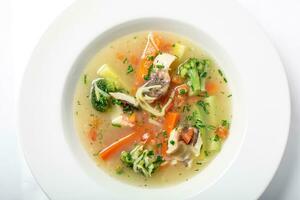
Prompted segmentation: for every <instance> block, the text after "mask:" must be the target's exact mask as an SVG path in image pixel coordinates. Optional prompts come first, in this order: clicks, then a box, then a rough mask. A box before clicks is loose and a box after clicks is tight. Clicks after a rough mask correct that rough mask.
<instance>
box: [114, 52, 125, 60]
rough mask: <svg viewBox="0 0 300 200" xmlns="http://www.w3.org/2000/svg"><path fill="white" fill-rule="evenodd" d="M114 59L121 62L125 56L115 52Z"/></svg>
mask: <svg viewBox="0 0 300 200" xmlns="http://www.w3.org/2000/svg"><path fill="white" fill-rule="evenodd" d="M116 57H117V59H118V60H121V61H123V60H124V59H125V55H124V54H123V53H121V52H117V54H116Z"/></svg>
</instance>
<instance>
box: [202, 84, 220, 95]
mask: <svg viewBox="0 0 300 200" xmlns="http://www.w3.org/2000/svg"><path fill="white" fill-rule="evenodd" d="M205 89H206V91H207V92H208V94H209V95H214V94H216V93H217V92H218V85H217V83H215V82H211V81H210V82H207V83H206V84H205Z"/></svg>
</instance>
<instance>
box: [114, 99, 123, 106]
mask: <svg viewBox="0 0 300 200" xmlns="http://www.w3.org/2000/svg"><path fill="white" fill-rule="evenodd" d="M112 103H113V104H114V105H118V106H121V105H122V101H120V100H119V99H112Z"/></svg>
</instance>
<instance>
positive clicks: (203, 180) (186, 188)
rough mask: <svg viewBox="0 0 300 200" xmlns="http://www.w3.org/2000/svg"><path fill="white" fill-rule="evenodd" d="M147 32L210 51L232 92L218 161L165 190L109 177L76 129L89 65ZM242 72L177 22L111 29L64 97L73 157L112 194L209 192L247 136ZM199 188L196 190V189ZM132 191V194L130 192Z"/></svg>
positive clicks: (74, 72)
mask: <svg viewBox="0 0 300 200" xmlns="http://www.w3.org/2000/svg"><path fill="white" fill-rule="evenodd" d="M143 30H161V31H170V32H174V33H177V34H180V35H183V36H185V37H188V38H189V39H191V40H193V41H195V42H196V43H197V44H198V45H199V46H200V47H201V48H202V49H204V50H205V51H207V52H208V53H209V54H210V55H211V56H212V57H213V58H214V59H215V60H216V62H217V63H218V64H219V65H220V67H221V68H222V69H223V71H224V73H225V74H226V76H227V77H228V84H229V87H230V89H231V91H232V94H233V96H232V124H231V130H230V135H229V137H228V139H227V140H226V142H225V144H224V145H223V148H222V150H221V152H220V153H219V154H218V155H217V156H216V158H215V159H214V160H213V161H212V162H211V163H210V164H209V165H208V166H207V167H206V168H205V169H204V170H203V171H202V172H200V173H199V174H197V175H196V176H194V177H193V178H192V179H190V180H189V181H187V182H184V183H181V184H178V185H174V186H170V187H164V188H159V189H148V188H147V189H145V188H138V187H134V186H131V185H127V184H125V183H122V182H119V181H117V180H115V179H114V178H111V177H110V176H108V175H107V174H106V173H105V172H104V171H103V170H101V169H100V168H99V167H97V166H96V164H95V163H94V161H93V160H92V159H91V158H90V157H89V155H88V154H87V152H86V151H85V149H84V148H83V146H82V145H81V144H80V141H79V137H77V134H76V130H75V126H74V124H73V114H72V113H73V111H72V101H73V96H74V91H75V87H76V84H77V81H78V79H79V77H80V75H81V72H82V70H83V68H84V67H85V66H86V64H87V62H88V61H89V60H90V59H91V58H92V57H93V56H94V55H95V54H96V53H97V52H98V51H99V50H100V49H101V48H103V47H104V46H105V45H106V44H108V43H109V42H111V41H112V40H114V39H116V38H118V37H121V36H123V35H126V34H129V33H132V32H137V31H143ZM239 74H240V73H239V68H238V67H237V66H235V65H234V63H232V61H231V59H230V55H229V54H227V53H226V52H225V50H224V49H223V48H222V46H220V45H219V44H218V42H217V41H215V40H214V39H213V38H211V37H210V36H209V35H207V34H206V33H205V32H203V31H201V30H199V29H197V28H195V27H193V26H191V25H189V24H187V23H183V22H180V21H175V20H171V19H165V18H144V19H138V20H133V21H128V22H125V23H122V24H119V25H117V26H114V27H111V28H110V29H108V30H107V31H105V32H103V33H102V34H101V35H99V36H98V37H97V38H95V39H94V40H92V41H91V42H90V43H89V44H88V45H87V46H86V48H85V49H83V51H82V53H81V54H80V56H79V57H78V59H77V60H76V61H75V62H74V65H73V67H72V68H71V70H70V72H69V75H68V78H67V80H66V82H65V86H64V94H63V97H62V100H61V101H62V104H61V105H62V108H61V111H62V112H61V114H62V119H63V126H64V129H65V130H64V133H65V140H66V143H68V145H69V147H70V149H71V151H72V152H73V156H74V157H75V159H76V160H77V161H78V163H79V165H80V166H81V168H82V170H84V171H85V172H86V173H87V174H88V175H89V176H90V178H91V179H93V180H94V181H96V182H98V184H100V185H101V187H106V188H107V189H109V190H111V191H115V192H116V193H118V192H121V193H122V192H125V191H126V195H132V196H136V195H138V194H139V193H140V192H143V194H145V192H147V193H148V194H147V195H148V196H147V197H149V198H150V197H157V196H158V195H159V194H160V193H161V192H162V191H163V192H168V191H169V192H170V193H168V196H170V197H171V196H174V197H177V198H180V197H182V198H183V197H185V198H186V197H187V195H186V194H189V195H190V196H194V195H196V194H198V193H199V192H201V191H203V190H205V189H207V188H208V187H209V186H211V185H212V184H214V183H215V182H216V181H217V180H218V179H219V178H220V177H221V176H222V175H223V174H224V173H225V172H226V170H227V169H228V168H229V167H230V166H231V164H232V163H233V162H234V160H235V158H236V156H237V155H238V153H239V150H240V147H241V145H242V143H243V139H244V136H245V133H246V124H247V118H246V112H247V111H246V110H245V109H246V106H245V104H246V102H245V98H244V96H245V95H244V94H243V91H244V88H243V82H242V80H241V78H240V75H239ZM195 185H196V186H197V187H194V186H195ZM129 190H131V191H132V192H128V191H129Z"/></svg>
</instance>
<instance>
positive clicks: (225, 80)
mask: <svg viewBox="0 0 300 200" xmlns="http://www.w3.org/2000/svg"><path fill="white" fill-rule="evenodd" d="M218 72H219V74H220V76H221V77H222V78H223V81H224V82H225V83H227V79H226V78H225V76H224V74H223V72H222V71H221V70H220V69H218Z"/></svg>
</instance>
